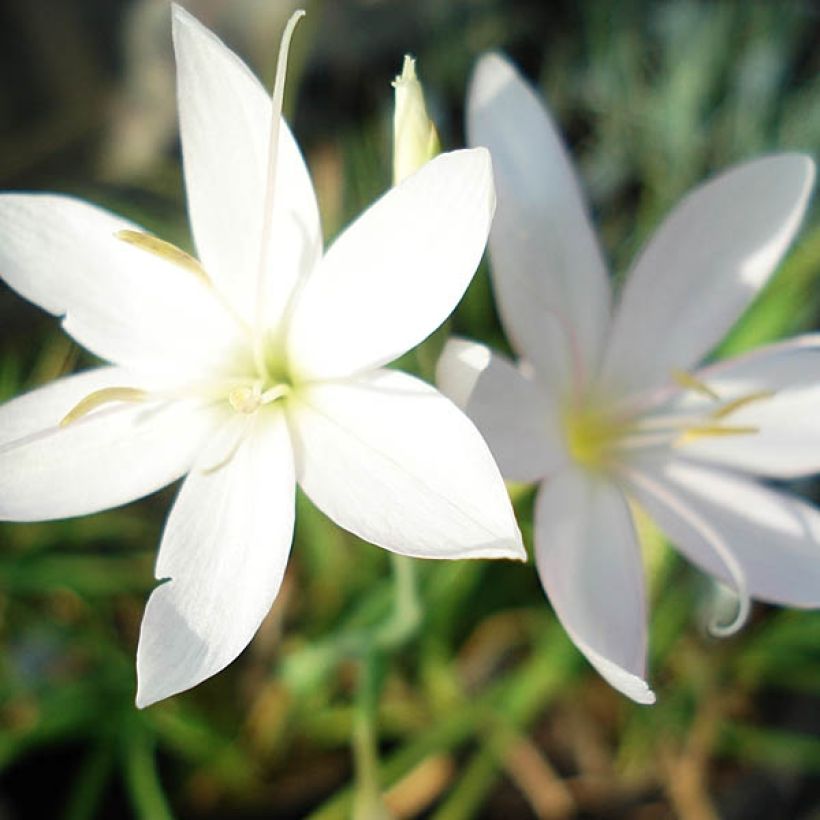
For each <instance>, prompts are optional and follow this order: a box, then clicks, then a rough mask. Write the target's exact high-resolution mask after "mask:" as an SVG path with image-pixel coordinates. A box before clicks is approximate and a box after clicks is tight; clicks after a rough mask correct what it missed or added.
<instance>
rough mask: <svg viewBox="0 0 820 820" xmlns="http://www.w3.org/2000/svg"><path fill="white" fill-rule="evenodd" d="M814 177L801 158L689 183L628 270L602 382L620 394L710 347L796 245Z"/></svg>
mask: <svg viewBox="0 0 820 820" xmlns="http://www.w3.org/2000/svg"><path fill="white" fill-rule="evenodd" d="M813 180H814V164H813V162H812V161H811V159H810V158H809V157H807V156H803V155H801V154H779V155H775V156H767V157H762V158H760V159H756V160H752V161H751V162H746V163H744V164H742V165H738V166H736V167H734V168H731V169H729V170H728V171H725V172H724V173H722V174H720V175H719V176H717V177H715V178H714V179H712V180H710V181H709V182H707V183H705V184H704V185H701V186H699V187H697V188H695V189H694V190H693V191H692V192H691V193H689V194H688V195H687V196H686V197H685V198H684V199H683V200H682V201H681V203H680V204H679V205H678V206H677V207H676V208H674V209H673V211H672V212H671V214H670V215H669V216H668V217H667V218H666V220H665V221H664V222H663V224H662V225H661V227H660V228H659V229H658V231H657V233H656V234H655V235H654V236H653V237H652V239H650V241H649V243H648V244H647V246H646V247H645V248H644V250H643V252H642V253H641V255H640V256H639V257H638V260H637V263H636V264H635V267H634V269H633V270H632V272H631V273H630V275H629V278H628V279H627V282H626V287H625V289H624V292H623V296H622V298H621V301H620V304H619V306H618V308H617V311H616V315H615V320H614V324H613V331H612V339H611V344H610V345H609V346H608V348H607V353H606V356H605V361H604V366H603V371H602V378H603V384H604V386H605V387H606V388H608V389H610V390H612V391H617V392H620V393H621V394H626V393H629V392H631V391H636V390H643V389H647V388H652V387H656V386H658V385H660V384H663V383H665V382H667V381H668V379H669V374H670V372H671V371H672V370H675V369H680V370H688V369H690V368H691V367H692V366H693V365H695V364H697V362H698V361H699V360H700V359H701V358H702V357H703V356H704V355H705V354H706V353H708V352H709V351H710V350H711V349H712V348H713V347H714V346H715V344H716V343H717V342H718V341H720V339H721V338H722V337H723V336H724V335H725V333H726V332H727V331H728V330H729V328H730V327H731V326H732V325H733V324H734V323H735V321H736V320H737V319H738V318H739V316H740V315H741V313H743V311H744V310H745V309H746V307H747V306H748V304H749V303H750V302H751V300H752V299H753V298H754V297H755V295H756V294H757V292H758V291H759V290H760V288H761V287H762V286H763V285H764V284H765V283H766V281H767V280H768V278H769V275H770V274H771V272H772V271H773V270H774V269H775V267H776V266H777V264H778V262H779V261H780V258H781V257H782V255H783V253H784V252H785V251H786V249H787V248H788V246H789V243H790V242H791V241H792V238H793V237H794V235H795V233H796V232H797V229H798V227H799V225H800V220H801V219H802V217H803V212H804V211H805V209H806V204H807V202H808V198H809V193H810V191H811V187H812V183H813Z"/></svg>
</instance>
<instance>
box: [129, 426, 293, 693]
mask: <svg viewBox="0 0 820 820" xmlns="http://www.w3.org/2000/svg"><path fill="white" fill-rule="evenodd" d="M239 421H243V420H239ZM230 428H231V425H230V424H229V425H228V427H227V428H226V429H223V430H222V435H221V437H222V438H227V441H226V444H227V445H228V447H230V442H231V441H232V439H233V437H234V436H235V435H236V433H237V431H236V430H235V429H230ZM216 449H218V448H216ZM212 467H213V465H212V464H211V463H210V461H209V460H208V459H207V458H206V457H205V456H203V458H202V459H200V461H199V463H198V465H197V467H196V468H195V469H194V470H193V471H192V472H191V474H190V475H189V476H188V478H186V480H185V483H184V484H183V485H182V489H181V490H180V493H179V497H178V498H177V500H176V503H175V504H174V508H173V510H172V511H171V515H170V518H169V519H168V524H167V525H166V528H165V533H164V534H163V537H162V544H161V546H160V552H159V559H158V561H157V568H156V575H157V578H170V579H171V580H170V581H169V582H168V583H165V584H162V585H161V586H160V587H158V588H157V589H155V590H154V592H153V593H151V597H150V599H149V600H148V605H147V606H146V609H145V616H144V618H143V621H142V629H141V631H140V642H139V647H138V649H137V677H138V680H139V686H138V691H137V706H139V707H140V708H142V707H144V706H148V705H150V704H151V703H154V702H156V701H158V700H162V699H163V698H167V697H169V696H170V695H173V694H176V693H177V692H182V691H184V690H185V689H190V688H191V687H192V686H196V685H197V684H198V683H201V682H202V681H203V680H205V679H206V678H209V677H210V676H211V675H214V674H216V673H217V672H219V670H220V669H223V668H224V667H225V666H227V665H228V664H229V663H230V662H231V661H232V660H234V658H236V656H237V655H238V654H239V653H240V652H241V651H242V650H243V649H244V648H245V647H246V646H247V645H248V643H249V642H250V640H251V638H252V637H253V636H254V634H255V632H256V630H257V629H258V628H259V624H260V623H261V622H262V619H263V618H264V617H265V615H266V614H267V612H268V610H269V609H270V607H271V604H272V603H273V600H274V598H275V597H276V595H277V593H278V592H279V587H280V585H281V583H282V576H283V575H284V572H285V566H286V564H287V560H288V554H289V551H290V544H291V539H292V536H293V517H294V495H295V487H296V484H295V480H294V473H293V454H292V450H291V446H290V437H289V435H288V432H287V425H286V424H285V421H284V416H283V414H282V412H281V411H280V410H275V411H270V412H269V413H265V415H264V416H259V417H258V418H256V419H255V420H254V421H253V423H252V429H251V430H250V431H249V432H248V434H247V435H246V436H245V437H244V439H243V440H242V442H241V444H240V445H239V447H238V449H236V451H235V452H234V453H233V456H232V457H231V458H230V460H229V461H228V462H227V463H226V464H224V466H222V467H220V468H219V469H216V470H213V469H212ZM206 470H207V471H206Z"/></svg>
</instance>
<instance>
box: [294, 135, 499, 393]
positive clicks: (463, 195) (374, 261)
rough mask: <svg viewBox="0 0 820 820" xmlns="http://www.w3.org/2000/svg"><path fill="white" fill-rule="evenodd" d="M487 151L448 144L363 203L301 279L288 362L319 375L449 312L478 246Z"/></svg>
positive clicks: (374, 353) (349, 365)
mask: <svg viewBox="0 0 820 820" xmlns="http://www.w3.org/2000/svg"><path fill="white" fill-rule="evenodd" d="M493 208H494V195H493V186H492V172H491V168H490V157H489V154H488V153H487V152H486V151H485V150H483V149H480V150H471V151H470V150H467V151H453V152H451V153H449V154H442V155H440V156H438V157H437V158H436V159H434V160H432V161H431V162H429V163H427V165H425V166H424V167H423V168H422V169H421V170H420V171H418V172H417V173H415V174H413V175H412V176H410V177H408V178H407V179H406V180H404V182H402V183H401V184H400V185H398V186H396V187H395V188H393V189H391V190H390V191H388V193H386V194H385V195H384V196H383V197H382V198H381V199H380V200H378V201H377V202H376V203H374V204H373V205H372V206H371V207H370V208H368V209H367V210H366V211H365V212H364V213H363V214H362V215H361V216H360V217H359V218H358V219H357V220H356V222H354V223H353V224H352V225H351V226H350V227H349V228H347V230H346V231H345V232H344V233H343V234H342V235H341V236H340V237H339V239H337V240H336V242H335V243H334V244H333V246H332V247H331V248H330V249H329V250H328V252H327V254H326V256H325V258H324V260H323V261H322V264H321V266H320V267H319V269H318V270H317V271H316V272H315V274H314V275H313V276H312V277H311V278H310V279H309V280H308V282H307V284H306V286H305V288H304V290H303V291H302V294H301V295H300V297H299V301H298V303H297V305H296V308H295V312H294V315H293V319H292V324H291V335H290V343H289V344H290V353H291V357H292V360H293V362H294V367H295V368H296V369H297V370H298V371H299V372H301V373H303V374H305V375H308V376H315V377H319V378H332V377H337V376H346V375H349V374H351V373H354V372H359V371H362V370H364V369H369V368H372V367H376V366H379V365H382V364H385V363H387V362H390V361H392V360H393V359H395V358H396V357H397V356H400V355H401V354H402V353H404V352H406V351H407V350H409V349H410V348H411V347H413V346H414V345H416V344H418V343H419V342H420V341H422V339H424V338H425V337H427V336H428V335H429V334H430V333H432V332H433V331H434V330H435V329H436V328H437V327H438V326H439V325H440V324H441V323H442V322H443V321H444V320H445V319H446V318H447V316H449V314H450V313H451V312H452V310H453V308H455V306H456V304H457V303H458V301H459V299H461V296H462V294H463V293H464V290H465V289H466V287H467V285H468V284H469V282H470V280H471V279H472V277H473V274H474V273H475V270H476V267H477V266H478V263H479V261H480V260H481V255H482V253H483V252H484V245H485V244H486V241H487V233H488V232H489V229H490V220H491V219H492V215H493Z"/></svg>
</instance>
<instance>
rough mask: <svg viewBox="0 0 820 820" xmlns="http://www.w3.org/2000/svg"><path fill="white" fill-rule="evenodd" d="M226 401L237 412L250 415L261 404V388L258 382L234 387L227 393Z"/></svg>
mask: <svg viewBox="0 0 820 820" xmlns="http://www.w3.org/2000/svg"><path fill="white" fill-rule="evenodd" d="M228 403H229V404H230V405H231V407H233V409H234V410H236V412H237V413H245V414H247V415H250V414H251V413H255V412H256V411H257V410H258V409H259V408H260V407H261V406H262V390H261V389H260V387H259V385H258V384H253V385H251V386H248V385H242V386H241V387H234V389H233V390H231V392H230V393H228Z"/></svg>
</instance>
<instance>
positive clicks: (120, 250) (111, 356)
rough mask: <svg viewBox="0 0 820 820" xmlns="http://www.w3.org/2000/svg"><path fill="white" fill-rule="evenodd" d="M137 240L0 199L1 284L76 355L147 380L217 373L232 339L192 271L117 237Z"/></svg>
mask: <svg viewBox="0 0 820 820" xmlns="http://www.w3.org/2000/svg"><path fill="white" fill-rule="evenodd" d="M122 230H139V228H138V227H137V226H136V225H134V224H133V223H131V222H128V221H126V220H124V219H120V218H119V217H117V216H114V215H113V214H111V213H108V212H107V211H104V210H102V209H101V208H96V207H94V206H93V205H89V204H88V203H85V202H82V201H80V200H77V199H73V198H71V197H66V196H59V195H55V194H4V195H2V196H0V235H2V236H3V241H2V243H0V276H2V278H3V279H4V280H5V281H6V283H7V284H9V285H10V286H11V287H12V288H14V290H16V291H17V292H18V293H19V294H20V295H21V296H23V297H25V298H26V299H29V300H30V301H32V302H34V303H35V304H37V305H39V306H40V307H42V308H43V309H44V310H47V311H48V312H49V313H53V314H55V315H62V314H65V319H64V320H63V326H64V328H65V329H66V331H67V332H68V333H70V334H71V335H72V336H73V337H74V338H75V339H76V340H77V341H78V342H79V343H80V344H81V345H83V347H86V348H88V349H89V350H91V351H92V352H94V353H96V354H97V355H98V356H101V357H102V358H104V359H108V360H109V361H112V362H115V363H117V364H121V365H123V366H129V367H141V368H144V369H150V370H152V371H167V370H185V372H186V373H188V374H189V375H190V373H191V371H193V370H202V369H207V368H210V367H214V366H218V364H220V363H221V362H222V361H223V360H224V358H225V356H226V355H227V353H228V352H229V351H230V350H231V349H232V347H235V346H236V344H237V343H238V339H239V335H238V334H239V329H238V327H237V325H236V324H235V323H234V322H233V321H232V320H231V318H230V316H229V314H228V312H227V311H226V310H225V309H224V308H223V307H222V305H220V304H219V302H218V301H217V299H216V298H215V296H214V293H213V291H212V290H211V289H210V288H209V287H208V285H207V284H205V283H204V282H202V281H201V280H200V279H199V278H198V277H197V276H196V275H195V274H194V273H192V272H191V271H190V270H188V269H186V268H184V267H181V266H179V265H175V264H172V263H171V262H168V261H166V260H164V259H162V258H160V257H158V256H155V255H154V254H151V253H148V252H146V251H144V250H142V249H140V248H136V247H134V246H132V245H130V244H128V243H126V242H124V241H122V240H121V239H118V238H117V237H116V234H117V233H118V232H119V231H122Z"/></svg>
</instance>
